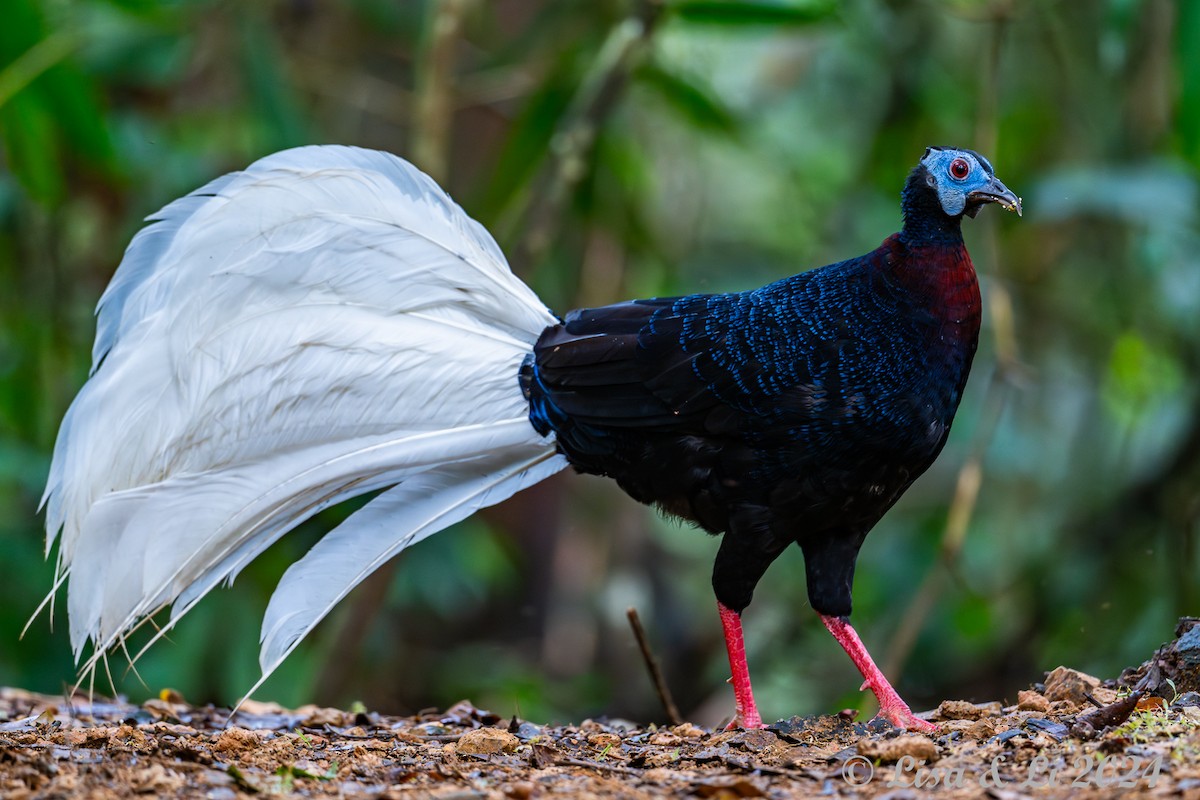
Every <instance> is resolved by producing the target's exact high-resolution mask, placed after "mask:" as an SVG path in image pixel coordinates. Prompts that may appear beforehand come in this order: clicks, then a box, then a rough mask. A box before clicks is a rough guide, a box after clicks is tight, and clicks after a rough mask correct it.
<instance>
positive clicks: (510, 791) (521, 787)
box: [504, 781, 534, 800]
mask: <svg viewBox="0 0 1200 800" xmlns="http://www.w3.org/2000/svg"><path fill="white" fill-rule="evenodd" d="M533 789H534V786H533V784H532V783H530V782H529V781H520V782H518V783H513V784H510V785H509V786H506V787H505V788H504V793H505V794H506V795H508V796H509V797H511V798H513V800H527V799H528V798H530V797H532V796H533Z"/></svg>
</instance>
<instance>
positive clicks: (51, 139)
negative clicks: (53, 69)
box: [0, 94, 66, 203]
mask: <svg viewBox="0 0 1200 800" xmlns="http://www.w3.org/2000/svg"><path fill="white" fill-rule="evenodd" d="M54 123H55V120H54V115H53V114H51V113H50V112H49V111H48V110H47V109H46V108H45V107H44V106H43V105H42V103H41V102H40V99H39V98H38V97H37V96H36V95H32V94H23V95H19V96H18V97H16V98H14V99H13V100H12V102H10V103H8V104H7V105H6V106H4V107H3V108H0V130H2V131H3V133H4V144H5V146H6V148H7V150H8V166H9V168H10V169H11V170H12V172H13V174H14V175H16V176H17V180H19V181H20V182H21V183H22V185H24V186H25V189H26V190H27V191H28V192H29V194H30V195H31V196H32V197H33V198H34V199H35V200H37V201H38V202H41V203H53V202H56V201H57V200H59V199H60V198H61V197H62V196H63V194H64V191H65V184H66V179H65V178H64V176H63V173H62V165H61V163H60V161H59V158H58V152H57V147H56V143H57V141H58V136H57V133H58V130H57V128H56V126H55V124H54Z"/></svg>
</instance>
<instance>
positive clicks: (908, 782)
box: [0, 619, 1200, 800]
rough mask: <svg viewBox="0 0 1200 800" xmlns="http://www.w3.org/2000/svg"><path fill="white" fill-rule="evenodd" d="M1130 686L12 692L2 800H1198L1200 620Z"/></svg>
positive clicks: (2, 734)
mask: <svg viewBox="0 0 1200 800" xmlns="http://www.w3.org/2000/svg"><path fill="white" fill-rule="evenodd" d="M1176 633H1177V639H1176V640H1175V641H1173V642H1171V643H1168V644H1166V645H1164V646H1163V647H1162V648H1160V649H1159V650H1158V651H1157V652H1156V653H1155V654H1154V655H1153V656H1152V657H1151V658H1150V659H1148V660H1147V662H1146V663H1144V664H1142V665H1140V666H1139V667H1137V668H1136V669H1129V670H1126V671H1125V672H1124V673H1123V674H1122V676H1121V677H1120V678H1118V679H1114V680H1109V681H1105V682H1103V683H1102V682H1100V681H1098V680H1097V679H1095V678H1092V677H1090V676H1086V675H1083V674H1081V673H1079V672H1076V671H1073V670H1070V669H1067V668H1063V667H1060V668H1058V669H1056V670H1054V671H1053V672H1051V673H1049V674H1048V675H1046V676H1045V679H1044V680H1043V681H1041V682H1039V683H1035V684H1034V685H1033V686H1031V688H1030V689H1028V690H1026V691H1023V692H1021V693H1020V696H1019V698H1018V702H1017V704H1016V705H1011V706H1007V707H1003V706H1002V705H1001V704H1000V703H999V702H995V703H987V704H971V703H966V702H962V701H946V702H944V703H942V704H941V706H940V707H939V708H937V709H936V710H934V711H933V712H931V713H930V714H928V715H927V716H928V718H929V719H931V720H933V721H934V722H936V723H937V724H938V729H939V730H938V733H937V734H934V735H932V736H925V735H914V734H905V733H901V732H899V731H896V730H894V729H892V728H890V726H888V725H886V724H884V723H880V722H878V721H873V722H867V723H864V722H861V721H854V720H851V719H849V718H846V717H836V716H835V717H809V718H799V717H794V718H792V719H790V720H784V721H781V722H779V723H776V724H774V725H771V726H769V727H768V728H767V729H766V730H757V731H720V730H718V731H712V730H705V729H703V728H699V727H696V726H694V725H691V724H686V723H685V724H683V725H679V726H675V727H663V728H656V727H653V726H651V727H649V728H640V727H636V726H632V725H630V724H627V723H623V722H617V721H603V720H585V721H584V722H582V723H580V724H579V725H568V726H563V727H543V726H539V725H537V724H535V723H533V722H529V721H524V720H518V719H508V720H506V719H501V718H499V717H497V716H495V715H493V714H490V713H488V712H487V711H483V710H481V709H477V708H475V707H473V706H472V705H471V704H470V703H468V702H465V701H464V702H461V703H458V704H456V705H455V706H453V707H452V708H450V709H447V710H446V711H443V712H429V713H423V714H420V715H418V716H415V717H389V716H384V715H380V714H376V713H372V712H369V711H359V712H352V711H341V710H338V709H330V708H317V707H305V708H300V709H295V710H286V709H282V708H279V707H278V706H274V705H271V704H264V703H249V704H247V707H245V708H244V709H243V710H242V711H240V712H239V713H238V715H237V716H236V717H235V718H234V719H233V721H232V722H230V721H229V719H228V712H227V711H226V710H222V709H216V708H213V707H211V706H208V707H203V708H199V707H193V706H190V705H188V704H186V703H185V702H183V699H182V698H180V697H178V696H173V695H172V693H170V692H164V696H163V697H162V698H159V699H155V700H150V701H148V702H146V703H144V704H142V705H141V706H134V705H129V704H126V703H121V702H100V701H97V702H95V703H94V704H92V703H88V702H87V699H86V698H82V697H77V698H73V699H72V700H71V701H70V702H67V700H66V699H65V698H62V697H51V696H46V695H38V694H33V693H30V692H26V691H22V690H20V689H0V797H4V798H13V800H16V799H17V798H33V797H89V798H110V797H112V798H115V797H127V796H129V795H131V794H141V795H145V796H156V797H181V798H182V797H206V798H211V800H226V798H228V799H229V800H233V798H238V797H244V796H249V795H256V794H258V795H279V796H290V795H295V796H302V797H318V798H319V797H349V798H354V797H371V798H442V799H443V800H449V799H450V798H456V799H458V800H464V799H465V798H498V799H499V798H518V799H520V800H523V798H538V797H547V798H548V797H579V798H606V799H607V798H625V797H630V798H639V797H699V798H743V797H769V798H792V797H812V796H828V797H862V798H885V797H886V798H888V799H889V800H904V799H905V798H913V797H924V796H936V797H954V798H958V797H961V798H968V797H990V798H994V799H995V800H1018V799H1019V798H1024V797H1036V798H1043V797H1068V796H1070V797H1096V798H1099V797H1137V796H1141V797H1171V798H1175V797H1183V798H1194V799H1195V800H1200V693H1198V691H1200V621H1197V620H1195V619H1185V620H1181V621H1180V626H1179V629H1178V630H1177V632H1176Z"/></svg>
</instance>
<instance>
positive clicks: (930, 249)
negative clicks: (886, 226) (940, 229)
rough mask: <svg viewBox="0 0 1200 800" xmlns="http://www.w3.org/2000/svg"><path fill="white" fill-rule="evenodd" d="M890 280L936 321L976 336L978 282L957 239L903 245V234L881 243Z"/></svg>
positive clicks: (965, 250) (964, 249)
mask: <svg viewBox="0 0 1200 800" xmlns="http://www.w3.org/2000/svg"><path fill="white" fill-rule="evenodd" d="M883 246H884V247H886V248H888V250H889V256H888V259H887V260H888V264H889V267H890V273H891V278H892V280H895V281H896V282H897V283H899V284H901V285H902V286H903V287H904V288H905V290H906V291H907V293H908V295H909V296H910V297H911V298H913V299H914V300H915V301H916V302H917V303H918V304H919V305H921V306H924V307H925V308H926V309H928V310H929V312H930V313H931V314H932V315H933V316H934V317H936V318H938V319H941V320H942V321H943V322H944V323H947V324H949V325H952V326H965V327H964V328H961V331H962V332H963V333H965V334H967V335H968V336H974V335H977V334H978V330H979V316H980V310H981V308H980V306H981V303H980V297H979V280H978V278H977V277H976V275H975V266H974V264H972V263H971V256H970V255H969V254H968V253H967V248H966V245H964V244H963V241H962V237H961V236H960V237H959V238H958V239H957V241H953V240H951V241H945V240H940V241H939V240H935V241H929V240H928V239H925V240H922V241H918V242H912V243H910V242H906V241H905V239H904V234H903V233H898V234H895V235H893V236H891V237H889V238H888V239H887V240H886V241H885V242H884V245H883Z"/></svg>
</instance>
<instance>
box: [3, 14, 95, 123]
mask: <svg viewBox="0 0 1200 800" xmlns="http://www.w3.org/2000/svg"><path fill="white" fill-rule="evenodd" d="M76 46H77V41H76V39H75V37H74V36H72V35H70V34H67V33H63V32H62V31H59V32H58V33H54V34H52V35H50V36H48V37H46V38H45V39H42V41H40V42H38V43H37V44H35V45H34V46H33V47H31V48H29V49H28V50H26V51H25V52H24V53H22V54H21V55H20V56H18V57H17V59H16V60H15V61H13V62H11V63H10V64H9V65H8V66H7V67H5V68H4V69H3V70H2V71H0V106H3V105H4V104H6V103H7V102H8V101H9V100H11V99H12V97H13V95H15V94H16V93H17V92H19V91H21V90H22V89H24V88H25V87H26V86H28V85H29V84H30V83H32V82H33V81H34V79H36V78H37V77H38V76H39V75H41V74H42V73H43V72H45V71H46V70H48V69H49V68H50V67H52V66H54V65H55V64H57V63H58V62H59V61H62V60H63V59H64V58H66V57H67V56H68V55H70V53H71V51H72V50H74V49H75V47H76Z"/></svg>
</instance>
